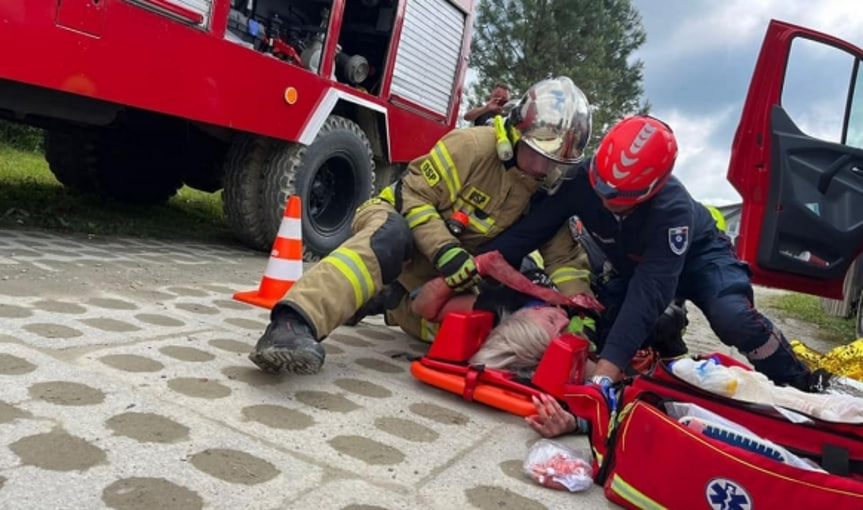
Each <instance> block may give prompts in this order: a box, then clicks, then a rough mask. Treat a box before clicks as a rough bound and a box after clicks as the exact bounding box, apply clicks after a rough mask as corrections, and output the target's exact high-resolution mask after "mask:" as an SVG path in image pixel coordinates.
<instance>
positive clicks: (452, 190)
mask: <svg viewBox="0 0 863 510" xmlns="http://www.w3.org/2000/svg"><path fill="white" fill-rule="evenodd" d="M431 157H432V160H434V162H435V165H436V166H437V168H438V171H439V172H440V174H441V177H443V180H444V182H445V183H446V187H447V191H449V199H450V201H451V202H455V197H456V195H457V194H458V192H459V190H461V181H460V180H459V178H458V170H457V169H456V167H455V163H453V161H452V158H451V157H450V155H449V151H448V150H447V149H446V145H444V144H443V142H438V143H437V144H436V145H435V146H434V149H432V151H431Z"/></svg>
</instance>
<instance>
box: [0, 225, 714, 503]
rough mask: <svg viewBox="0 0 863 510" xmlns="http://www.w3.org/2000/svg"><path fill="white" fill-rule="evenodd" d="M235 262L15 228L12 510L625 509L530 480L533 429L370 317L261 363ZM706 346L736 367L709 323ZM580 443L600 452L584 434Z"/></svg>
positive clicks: (10, 254)
mask: <svg viewBox="0 0 863 510" xmlns="http://www.w3.org/2000/svg"><path fill="white" fill-rule="evenodd" d="M265 265H266V256H264V255H261V254H257V253H252V252H249V251H247V250H244V249H242V248H239V247H226V246H217V245H206V244H193V243H176V242H165V241H153V240H140V239H125V238H124V239H101V238H96V237H88V236H73V235H58V234H51V233H44V232H30V231H19V230H15V231H9V230H0V508H2V509H28V508H39V509H45V508H52V509H53V508H58V509H59V508H70V509H72V508H74V509H85V508H86V509H98V508H115V509H121V510H129V509H157V508H158V509H161V508H164V509H197V508H213V509H239V508H243V509H281V508H286V509H293V508H296V509H308V508H315V509H317V510H326V509H340V510H341V509H344V510H348V509H351V510H361V509H366V510H370V509H393V510H394V509H403V508H404V509H407V508H410V509H416V508H440V509H451V508H477V509H480V510H492V509H494V510H497V509H501V508H511V509H519V510H522V509H523V510H532V509H544V508H548V509H551V508H563V507H573V506H577V507H579V508H587V509H589V508H613V507H614V506H613V505H611V504H609V503H608V502H606V500H605V499H604V498H603V496H602V492H601V489H600V488H598V487H593V488H591V489H590V490H589V491H587V492H585V493H579V494H568V493H563V492H557V491H552V490H550V489H545V488H542V487H539V486H537V485H535V484H533V483H532V482H531V481H530V480H528V479H527V478H526V477H525V476H524V475H523V474H522V472H521V464H522V461H523V459H524V456H525V454H526V452H527V450H528V448H529V446H530V445H531V444H532V443H533V442H534V441H536V440H537V439H538V438H537V436H536V435H535V434H534V433H533V432H532V431H530V429H529V428H528V427H526V426H525V425H524V424H523V422H522V421H521V419H520V418H517V417H515V416H512V415H509V414H506V413H503V412H499V411H496V410H494V409H490V408H487V407H484V406H482V405H480V404H472V403H467V402H464V401H462V400H460V399H459V398H458V397H456V396H455V395H452V394H449V393H445V392H443V391H440V390H437V389H435V388H432V387H429V386H425V385H423V384H421V383H420V382H418V381H417V380H415V379H414V378H413V377H412V376H411V375H410V373H409V362H408V360H407V356H409V355H413V354H418V353H422V352H424V350H425V348H426V346H425V344H422V343H420V342H417V341H414V340H412V339H410V338H408V337H407V336H405V335H403V334H402V333H401V332H399V331H398V330H395V329H393V328H388V327H386V326H385V325H383V323H382V321H381V320H380V319H379V318H371V319H368V320H366V321H364V322H363V323H361V324H360V325H359V326H357V327H354V328H350V327H342V328H339V329H338V330H337V331H336V332H335V333H334V334H333V335H332V336H331V337H330V338H329V339H328V340H327V341H326V342H325V344H324V345H325V347H326V350H327V361H326V364H325V368H324V370H323V371H322V372H321V373H320V374H317V375H314V376H293V377H273V376H269V375H267V374H264V373H262V372H260V371H259V370H257V369H256V367H254V365H252V364H251V363H250V362H249V361H248V360H247V358H246V354H247V353H248V352H249V350H250V349H251V347H252V345H253V344H254V342H255V341H256V340H257V338H258V336H259V334H260V333H261V331H262V330H263V329H264V327H265V326H266V324H267V311H266V310H264V309H261V308H256V307H253V306H249V305H246V304H243V303H239V302H237V301H234V300H233V299H232V298H231V296H232V294H233V293H234V292H236V291H240V290H249V289H253V288H255V287H256V286H257V284H258V281H259V279H260V275H261V272H262V270H263V268H264V266H265ZM692 320H693V325H692V326H691V327H690V330H689V332H688V339H689V340H691V341H692V344H693V345H695V346H697V347H696V349H706V350H716V349H717V348H719V349H720V350H723V352H730V351H729V350H728V349H727V348H725V347H724V346H721V345H720V344H718V342H717V341H716V339H715V337H713V336H712V333H710V332H709V329H708V328H707V327H706V324H705V323H704V320H703V317H700V315H699V314H698V313H697V312H695V313H694V314H693V319H692ZM563 442H565V443H566V444H568V445H570V446H573V447H576V448H587V442H586V440H584V438H580V437H567V438H565V439H564V440H563Z"/></svg>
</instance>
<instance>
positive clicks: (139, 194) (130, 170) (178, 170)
mask: <svg viewBox="0 0 863 510" xmlns="http://www.w3.org/2000/svg"><path fill="white" fill-rule="evenodd" d="M182 150H183V146H182V141H180V140H178V139H175V138H172V137H170V136H160V135H158V134H153V133H136V132H133V131H126V130H112V131H105V132H104V133H102V136H101V138H100V140H99V167H98V170H99V175H98V177H97V179H98V182H97V184H98V186H99V191H100V193H101V194H102V196H104V197H107V198H111V199H114V200H117V201H119V202H123V203H130V204H136V205H157V204H162V203H165V202H167V201H168V200H169V199H170V198H171V197H173V196H174V195H175V194H176V193H177V190H179V189H180V187H181V186H182V185H183V175H182V174H183V169H182V162H181V161H180V160H179V159H178V158H177V157H176V155H177V154H179V153H181V152H182Z"/></svg>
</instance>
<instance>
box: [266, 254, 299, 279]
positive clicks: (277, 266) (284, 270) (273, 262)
mask: <svg viewBox="0 0 863 510" xmlns="http://www.w3.org/2000/svg"><path fill="white" fill-rule="evenodd" d="M302 275H303V261H302V260H285V259H278V258H275V257H271V258H270V261H269V262H268V263H267V269H266V270H265V271H264V276H266V277H268V278H275V279H276V280H287V281H291V282H295V281H297V280H299V279H300V276H302Z"/></svg>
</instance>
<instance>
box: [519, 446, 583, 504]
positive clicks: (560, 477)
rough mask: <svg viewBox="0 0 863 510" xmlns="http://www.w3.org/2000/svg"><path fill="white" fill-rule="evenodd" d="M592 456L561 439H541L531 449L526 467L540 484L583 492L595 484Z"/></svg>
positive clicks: (526, 459) (525, 461) (526, 471)
mask: <svg viewBox="0 0 863 510" xmlns="http://www.w3.org/2000/svg"><path fill="white" fill-rule="evenodd" d="M589 459H590V455H589V454H584V453H581V452H578V451H576V450H574V449H572V448H569V447H568V446H565V445H562V444H560V443H558V442H557V441H551V440H549V439H540V440H539V441H537V442H536V443H534V444H533V446H531V447H530V450H528V452H527V458H525V460H524V464H523V466H522V468H523V469H524V474H525V475H527V476H529V477H530V478H531V479H533V481H535V482H536V483H538V484H540V485H542V486H544V487H548V488H550V489H557V490H566V491H569V492H580V491H585V490H587V489H589V488H590V487H591V486H592V485H593V468H592V467H591V466H590V460H589Z"/></svg>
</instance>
